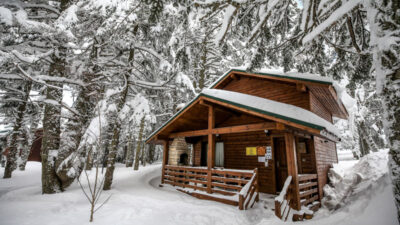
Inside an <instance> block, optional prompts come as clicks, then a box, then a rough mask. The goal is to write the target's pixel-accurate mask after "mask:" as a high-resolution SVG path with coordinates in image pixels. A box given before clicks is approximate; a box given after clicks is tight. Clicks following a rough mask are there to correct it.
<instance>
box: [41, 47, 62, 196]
mask: <svg viewBox="0 0 400 225" xmlns="http://www.w3.org/2000/svg"><path fill="white" fill-rule="evenodd" d="M60 48H61V47H60ZM64 51H65V49H62V50H61V51H60V52H59V53H58V54H57V55H56V54H53V56H52V60H53V63H52V64H51V65H50V70H49V75H50V76H60V77H63V76H64V71H65V61H64V60H63V59H62V58H60V57H59V56H58V55H59V54H61V52H64ZM61 57H62V56H61ZM49 84H52V85H53V86H57V87H59V89H58V88H53V87H47V90H46V99H47V101H48V103H47V104H46V105H45V108H44V117H43V139H42V149H41V157H42V193H43V194H52V193H56V192H59V191H61V190H62V186H61V182H60V180H59V179H58V177H57V174H56V168H55V162H56V159H57V155H58V149H59V147H60V133H61V122H60V119H61V105H60V102H61V101H62V95H63V90H62V85H60V84H58V83H55V82H49Z"/></svg>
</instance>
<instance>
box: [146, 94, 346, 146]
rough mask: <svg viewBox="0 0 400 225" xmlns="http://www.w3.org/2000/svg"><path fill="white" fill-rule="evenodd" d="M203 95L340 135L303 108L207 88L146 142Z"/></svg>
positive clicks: (322, 120) (330, 125)
mask: <svg viewBox="0 0 400 225" xmlns="http://www.w3.org/2000/svg"><path fill="white" fill-rule="evenodd" d="M201 96H204V97H208V98H212V99H215V100H217V101H221V102H225V103H228V104H231V105H235V106H238V107H240V108H244V109H248V110H251V111H254V112H258V113H262V114H265V115H268V116H272V117H275V118H279V119H283V120H286V121H291V122H294V123H297V124H300V125H303V126H306V127H310V128H314V129H318V130H320V134H321V135H322V136H326V137H330V135H334V136H336V137H339V136H340V133H339V131H338V130H337V129H336V127H335V126H334V125H333V124H332V123H330V122H329V121H327V120H325V119H323V118H321V117H319V116H317V115H316V114H314V113H313V112H311V111H308V110H305V109H303V108H300V107H297V106H294V105H289V104H285V103H281V102H277V101H273V100H270V99H266V98H261V97H257V96H253V95H248V94H243V93H239V92H233V91H226V90H220V89H205V90H203V91H202V92H201V93H200V94H198V95H197V96H196V98H194V99H193V100H192V101H190V102H189V103H188V104H186V106H185V107H184V108H182V109H181V110H179V111H178V112H177V113H175V114H174V115H173V116H172V117H171V118H170V119H169V120H168V121H167V122H165V123H164V124H163V125H162V126H161V127H159V128H158V129H157V130H155V131H154V132H153V133H151V134H150V135H149V137H148V138H147V139H146V142H147V141H149V140H150V139H151V138H152V137H153V136H154V135H155V134H157V133H158V132H159V131H161V130H162V129H163V128H164V127H165V126H167V125H168V124H169V123H170V122H171V121H172V120H174V119H175V118H176V117H178V116H179V115H180V114H181V113H182V112H183V111H184V110H185V109H186V108H188V107H189V106H190V105H192V104H193V103H194V102H196V100H198V99H199V98H200V97H201Z"/></svg>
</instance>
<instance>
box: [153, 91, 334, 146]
mask: <svg viewBox="0 0 400 225" xmlns="http://www.w3.org/2000/svg"><path fill="white" fill-rule="evenodd" d="M210 91H214V92H229V94H232V93H234V94H239V95H245V96H248V97H250V98H252V97H254V98H258V99H261V100H266V101H270V102H274V103H278V104H281V106H288V107H289V108H290V107H293V108H297V109H298V110H300V111H303V112H304V113H306V114H313V115H314V116H315V117H317V118H319V119H320V120H322V121H324V122H320V124H315V123H312V122H310V121H303V120H301V119H297V118H293V117H290V116H287V115H286V116H285V115H282V113H279V112H268V111H265V110H262V111H263V112H264V113H269V114H273V115H271V116H274V117H278V118H279V115H281V116H283V117H284V118H281V119H284V120H288V119H291V120H294V121H293V122H295V123H298V124H301V125H304V126H307V127H311V128H315V129H318V130H320V134H321V135H322V136H326V137H328V136H329V135H327V134H325V133H326V132H327V133H331V134H333V135H334V136H336V137H340V134H339V131H338V130H337V129H336V127H335V126H334V125H333V124H332V123H330V122H329V121H327V120H325V119H323V118H321V117H319V116H317V115H316V114H314V113H313V112H311V111H308V110H305V109H302V108H300V107H297V106H293V105H289V104H285V103H282V102H277V101H273V100H270V99H265V98H261V97H257V96H252V95H247V94H243V93H239V92H232V91H225V90H218V89H205V90H203V91H202V92H201V93H199V94H198V95H197V96H196V97H195V98H193V99H192V100H191V101H190V102H189V103H187V104H186V105H185V106H184V107H183V108H182V109H180V110H179V111H178V112H176V113H175V114H174V115H173V116H172V117H171V118H170V119H168V120H167V121H166V122H164V123H163V124H162V125H161V126H160V127H159V128H158V129H156V130H155V131H153V132H152V133H151V134H150V135H149V136H148V137H147V138H146V140H145V142H147V141H149V140H150V139H151V138H153V136H154V135H155V134H156V133H158V132H159V131H160V130H161V129H163V128H164V127H165V126H167V125H168V124H169V123H170V122H171V121H172V120H173V119H175V118H176V117H177V116H179V115H180V114H181V113H182V112H183V111H184V110H185V109H186V108H187V107H189V106H190V105H191V104H193V103H194V102H195V101H196V100H197V99H198V98H199V97H200V96H205V97H210V98H213V99H216V100H219V101H221V99H220V97H217V96H214V95H213V94H212V93H210ZM207 92H208V94H207ZM225 101H229V102H230V103H234V101H230V100H225ZM236 104H239V105H241V106H239V107H246V105H245V104H241V103H236ZM250 108H251V110H253V111H258V110H257V109H258V108H257V107H251V106H250ZM279 108H281V107H279ZM261 113H262V112H261Z"/></svg>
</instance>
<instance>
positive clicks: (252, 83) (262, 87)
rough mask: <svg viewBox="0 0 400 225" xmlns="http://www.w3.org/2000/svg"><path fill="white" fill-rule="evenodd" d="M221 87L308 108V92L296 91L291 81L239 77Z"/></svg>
mask: <svg viewBox="0 0 400 225" xmlns="http://www.w3.org/2000/svg"><path fill="white" fill-rule="evenodd" d="M223 89H224V90H227V91H236V92H240V93H244V94H249V95H254V96H258V97H262V98H267V99H271V100H274V101H278V102H282V103H286V104H291V105H295V106H298V107H301V108H304V109H308V110H310V102H309V100H310V98H309V96H308V93H309V92H303V91H298V90H297V88H296V85H295V84H291V83H283V82H277V81H269V80H264V79H257V78H248V77H241V78H240V79H239V80H234V81H232V82H230V83H228V84H227V85H226V86H225V87H224V88H223Z"/></svg>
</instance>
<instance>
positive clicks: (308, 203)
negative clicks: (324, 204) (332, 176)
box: [275, 174, 320, 221]
mask: <svg viewBox="0 0 400 225" xmlns="http://www.w3.org/2000/svg"><path fill="white" fill-rule="evenodd" d="M297 182H298V185H299V193H298V195H299V198H300V204H301V209H302V210H301V211H296V212H294V214H293V220H302V219H303V218H306V219H310V218H312V215H313V213H312V211H316V210H318V208H319V206H320V203H319V202H317V201H318V199H319V194H318V176H317V174H299V175H298V177H297ZM293 191H294V189H293V182H292V177H291V176H288V177H287V178H286V181H285V184H284V186H283V188H282V191H281V193H280V194H279V196H278V197H276V198H275V215H276V216H277V217H279V218H280V219H282V220H284V221H286V220H287V219H288V217H289V214H290V211H291V210H293V209H292V208H291V203H293V201H294V200H293ZM310 212H311V213H310ZM299 213H301V214H299Z"/></svg>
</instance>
